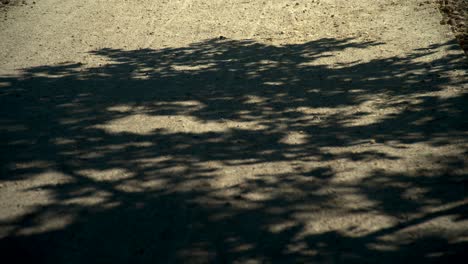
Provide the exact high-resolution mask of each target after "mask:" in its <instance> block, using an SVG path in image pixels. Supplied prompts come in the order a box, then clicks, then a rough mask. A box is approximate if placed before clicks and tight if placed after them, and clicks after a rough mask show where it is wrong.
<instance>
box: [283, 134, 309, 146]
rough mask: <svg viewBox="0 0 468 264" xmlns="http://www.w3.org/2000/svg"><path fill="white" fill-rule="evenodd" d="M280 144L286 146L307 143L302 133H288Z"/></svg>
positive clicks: (305, 136)
mask: <svg viewBox="0 0 468 264" xmlns="http://www.w3.org/2000/svg"><path fill="white" fill-rule="evenodd" d="M280 142H281V143H283V144H287V145H301V144H305V143H307V135H306V134H304V133H302V132H296V131H294V132H289V133H288V134H287V135H286V136H284V137H283V138H282V139H281V141H280Z"/></svg>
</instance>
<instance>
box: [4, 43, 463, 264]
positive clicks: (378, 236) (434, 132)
mask: <svg viewBox="0 0 468 264" xmlns="http://www.w3.org/2000/svg"><path fill="white" fill-rule="evenodd" d="M380 44H381V43H374V42H364V43H359V42H358V41H356V40H354V39H341V40H339V39H320V40H316V41H312V42H308V43H303V44H295V45H284V46H279V47H278V46H271V45H267V44H261V43H257V42H254V41H249V40H245V41H238V40H226V39H223V40H220V39H212V40H207V41H204V42H200V43H194V44H192V45H189V46H187V47H182V48H165V49H160V50H152V49H141V50H131V51H127V50H117V49H100V50H96V51H93V52H92V53H91V55H93V56H99V57H102V58H104V59H105V60H106V61H108V63H104V64H103V65H99V66H96V67H89V66H86V65H82V64H79V63H63V64H60V65H53V66H40V67H33V68H28V69H24V70H23V72H22V74H21V76H0V85H1V86H3V87H2V88H1V90H0V110H1V111H0V113H1V114H0V128H1V130H0V131H1V132H0V137H1V138H2V141H1V142H0V148H1V152H0V155H1V156H0V157H1V168H0V169H1V178H0V182H2V183H4V184H10V183H12V182H18V181H25V182H26V181H34V179H37V178H38V177H41V175H42V176H43V175H45V174H48V173H60V174H62V175H64V177H65V180H64V181H51V182H41V184H40V185H39V186H32V187H31V188H30V190H29V191H42V192H47V194H48V195H49V202H48V203H47V204H45V205H40V206H31V208H30V210H29V211H28V213H27V214H24V215H21V216H19V217H17V218H15V219H10V220H4V221H2V222H0V226H1V227H3V228H5V230H8V235H7V236H6V237H4V238H3V239H1V240H0V248H2V251H3V252H5V254H6V255H7V256H8V255H10V256H15V257H16V258H25V259H32V260H34V261H36V262H42V261H43V262H45V263H62V262H68V263H74V262H77V263H81V262H84V261H91V262H96V263H99V262H119V263H120V262H122V263H126V262H149V261H156V262H158V263H173V262H194V263H206V262H213V263H231V262H236V261H237V262H246V261H248V260H256V261H258V262H264V263H289V262H293V263H298V262H299V263H301V262H307V263H310V262H325V263H335V262H346V263H349V262H357V263H366V262H372V263H373V262H385V263H386V262H389V263H394V262H395V261H405V262H409V261H422V262H446V261H457V260H459V259H460V257H462V256H463V255H464V256H465V257H466V253H465V249H466V248H467V242H466V239H465V240H463V239H459V238H461V237H465V238H466V236H468V224H464V225H463V222H464V221H466V220H467V215H468V214H467V203H466V194H467V193H466V186H467V183H468V181H467V180H468V177H467V164H466V159H465V157H464V156H463V155H455V154H453V155H446V154H439V153H433V155H432V156H431V157H428V158H427V159H426V161H425V162H426V163H424V164H422V165H421V166H420V167H418V166H417V164H416V165H415V166H414V168H408V169H407V170H406V171H405V170H404V169H403V170H400V172H391V171H388V170H379V169H372V170H368V171H367V172H365V174H364V175H361V176H360V177H358V178H357V179H356V180H354V181H340V180H339V179H340V177H339V175H338V174H337V168H336V166H338V165H339V162H341V161H346V162H347V164H351V165H350V166H351V168H352V169H359V167H360V166H363V164H368V163H369V164H370V163H372V162H374V161H377V160H378V161H382V160H383V161H384V162H386V163H389V164H391V163H395V162H398V161H399V160H401V159H403V157H401V156H399V155H397V154H395V153H399V152H398V151H401V153H405V151H406V150H407V149H409V148H411V147H412V146H415V145H424V146H429V147H433V148H437V147H446V146H453V148H454V149H456V150H457V151H458V153H459V152H460V151H461V153H462V154H464V155H466V146H467V137H466V135H467V127H468V122H467V121H468V119H467V118H466V116H467V114H468V113H467V105H466V102H467V94H466V92H464V91H462V90H461V88H462V87H464V85H466V78H464V76H458V78H454V77H453V72H454V71H456V70H457V69H465V68H466V61H464V58H463V55H448V56H446V57H444V58H439V59H434V60H432V61H430V63H427V60H426V62H424V61H425V60H424V58H427V57H430V56H431V55H433V54H434V53H435V52H436V51H437V50H438V49H452V48H456V43H446V44H444V45H433V46H431V47H428V48H427V49H421V50H416V51H414V53H412V54H408V55H406V56H405V57H390V58H382V59H375V60H371V61H366V62H362V61H360V60H358V59H357V60H356V61H354V62H350V63H346V64H339V63H337V64H336V65H334V66H333V67H331V66H327V65H325V64H321V60H322V59H325V58H332V57H333V56H335V54H336V53H338V52H342V51H345V50H351V49H356V50H358V49H366V48H369V47H371V46H376V45H380ZM447 87H448V88H447ZM453 87H455V88H453ZM456 87H459V88H460V90H459V91H458V90H457V91H458V92H456V93H453V94H452V96H445V97H444V96H441V94H443V93H444V92H445V91H447V89H457V88H456ZM376 98H378V99H381V100H380V101H378V102H379V103H378V105H377V106H374V107H373V108H369V109H371V110H369V111H365V110H363V109H365V108H363V107H362V106H363V105H365V104H367V103H369V102H371V101H372V100H375V99H376ZM356 109H357V110H356ZM379 109H383V110H385V109H396V110H395V111H394V112H392V113H390V114H386V115H382V117H381V118H379V119H377V120H376V121H374V122H370V123H366V122H362V123H357V124H356V123H355V121H356V120H361V119H363V118H365V117H369V116H373V115H374V114H375V112H373V111H379ZM129 118H130V119H129ZM131 118H133V119H131ZM139 118H140V119H139ZM171 118H172V119H171ZM177 118H182V121H181V125H180V126H178V127H167V126H164V124H163V123H164V122H165V121H164V120H173V119H177ZM183 118H185V119H183ZM128 120H130V121H128ZM132 120H133V121H132ZM187 120H188V121H190V122H195V123H197V124H202V126H198V127H197V128H196V129H195V130H194V129H190V127H189V128H187V129H184V127H183V124H187V122H186V121H187ZM127 121H128V122H127ZM171 122H173V121H171ZM184 122H185V123H184ZM190 122H189V123H190ZM173 123H174V122H173ZM222 123H225V124H226V126H225V129H223V130H220V129H215V128H213V127H212V125H213V124H218V125H219V124H222ZM127 124H133V125H134V126H137V127H133V128H127V127H126V125H127ZM249 124H253V125H249ZM139 125H141V128H138V126H139ZM197 129H198V130H197ZM291 134H294V135H296V134H297V135H300V137H301V141H300V143H298V144H289V143H287V142H285V141H284V139H285V138H286V137H288V135H291ZM372 145H374V146H376V145H378V146H385V149H388V148H390V149H392V151H383V150H381V149H378V148H373V147H369V146H372ZM359 147H364V148H365V151H360V152H356V151H351V150H350V151H347V150H348V149H355V148H359ZM336 148H338V149H344V151H341V152H339V153H336V152H333V151H329V150H330V149H336ZM463 148H465V151H464V152H463ZM455 152H456V151H455ZM272 164H273V165H274V164H289V165H291V164H292V165H291V166H292V167H293V168H295V170H293V171H291V170H289V171H288V170H285V171H284V172H283V171H276V172H275V171H271V170H268V169H267V168H268V167H269V166H271V165H272ZM304 164H315V165H311V166H308V167H307V168H301V165H304ZM317 164H319V165H317ZM320 164H322V165H323V166H322V165H320ZM337 164H338V165H337ZM426 164H436V166H435V167H434V168H435V169H434V168H430V169H426V168H424V166H425V165H426ZM289 165H288V166H289ZM249 166H250V167H249ZM256 166H257V167H256ZM276 166H281V165H276ZM251 167H252V168H254V169H255V168H261V169H262V168H263V170H261V172H260V173H258V172H255V171H253V170H252V171H246V169H245V168H251ZM227 168H229V169H227ZM236 168H237V169H238V170H240V172H239V171H237V172H234V171H235V170H236ZM275 168H278V167H275ZM230 173H231V174H233V176H232V177H239V179H238V180H237V181H235V183H231V184H229V185H227V186H220V185H219V184H218V183H219V179H220V178H222V177H223V175H224V176H226V175H228V176H229V174H230ZM96 175H98V176H96ZM109 175H110V176H109ZM241 175H245V177H240V176H241ZM411 191H415V192H416V194H415V195H413V196H411V195H408V193H409V192H411ZM417 191H420V192H419V193H418V192H417ZM258 193H261V194H262V195H261V198H256V199H254V198H252V197H253V196H252V194H258ZM346 195H359V196H360V197H364V198H362V199H365V200H366V201H368V203H366V204H365V205H361V206H358V205H356V206H354V207H350V206H345V202H344V201H343V200H344V198H343V197H342V196H346ZM91 198H92V199H91ZM87 199H91V200H92V202H89V203H88V202H87V201H88V200H87ZM323 212H328V213H329V214H330V219H331V220H333V219H334V218H339V217H344V218H346V217H347V216H352V215H356V214H369V215H375V216H376V219H378V217H379V216H382V215H383V216H387V217H389V218H392V219H396V220H395V221H393V222H391V223H390V224H388V225H387V227H385V228H378V229H375V230H374V229H372V227H369V230H356V229H359V225H355V226H352V225H351V226H334V225H333V224H330V228H328V230H327V229H326V228H325V229H323V228H322V229H320V228H319V230H320V231H315V232H314V231H313V230H314V221H318V222H319V221H322V222H321V223H322V224H323V219H322V218H320V217H322V216H321V215H322V214H324V213H323ZM304 215H307V217H303V216H304ZM327 217H328V216H327ZM52 219H67V220H68V224H66V225H65V226H63V227H62V228H58V229H53V230H41V231H36V232H30V233H28V232H27V231H28V230H32V229H34V228H38V226H40V225H42V224H44V223H45V222H48V221H52ZM317 219H322V220H317ZM440 219H450V221H449V222H455V223H462V224H461V225H462V226H464V228H462V230H459V232H457V233H444V231H443V230H442V231H440V232H438V230H431V226H430V223H431V221H435V220H440ZM370 221H371V220H370ZM371 222H372V221H371ZM428 223H429V224H428ZM465 223H466V222H465ZM425 224H426V225H425ZM421 225H422V226H423V228H427V231H425V232H423V234H424V235H421V232H419V233H418V232H412V231H411V230H412V228H414V227H416V226H421ZM278 226H279V227H280V228H275V227H278ZM408 230H409V231H408ZM415 234H417V235H415Z"/></svg>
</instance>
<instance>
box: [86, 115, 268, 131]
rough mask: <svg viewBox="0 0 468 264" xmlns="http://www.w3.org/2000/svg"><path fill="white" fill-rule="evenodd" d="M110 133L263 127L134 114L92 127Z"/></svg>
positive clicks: (254, 124) (177, 116)
mask: <svg viewBox="0 0 468 264" xmlns="http://www.w3.org/2000/svg"><path fill="white" fill-rule="evenodd" d="M93 128H98V129H103V130H105V131H107V132H110V133H132V134H139V135H149V134H152V133H154V132H156V131H161V132H165V133H194V134H201V133H209V132H226V131H228V130H230V129H246V130H261V129H264V128H265V126H264V125H260V124H258V123H257V122H253V121H247V122H237V121H231V120H225V119H221V121H220V122H215V121H209V122H203V121H199V120H197V119H196V118H193V117H190V116H182V115H159V116H151V115H146V114H135V115H130V116H127V117H124V118H120V119H116V120H113V121H111V122H109V123H107V124H105V125H97V126H93Z"/></svg>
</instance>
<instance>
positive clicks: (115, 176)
mask: <svg viewBox="0 0 468 264" xmlns="http://www.w3.org/2000/svg"><path fill="white" fill-rule="evenodd" d="M79 173H80V174H81V175H83V176H85V177H87V178H89V179H92V180H95V181H99V182H102V181H109V182H114V181H122V180H126V179H130V178H132V177H134V176H135V174H134V173H133V172H130V171H128V170H125V169H122V168H115V169H108V170H93V169H90V170H81V171H79Z"/></svg>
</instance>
